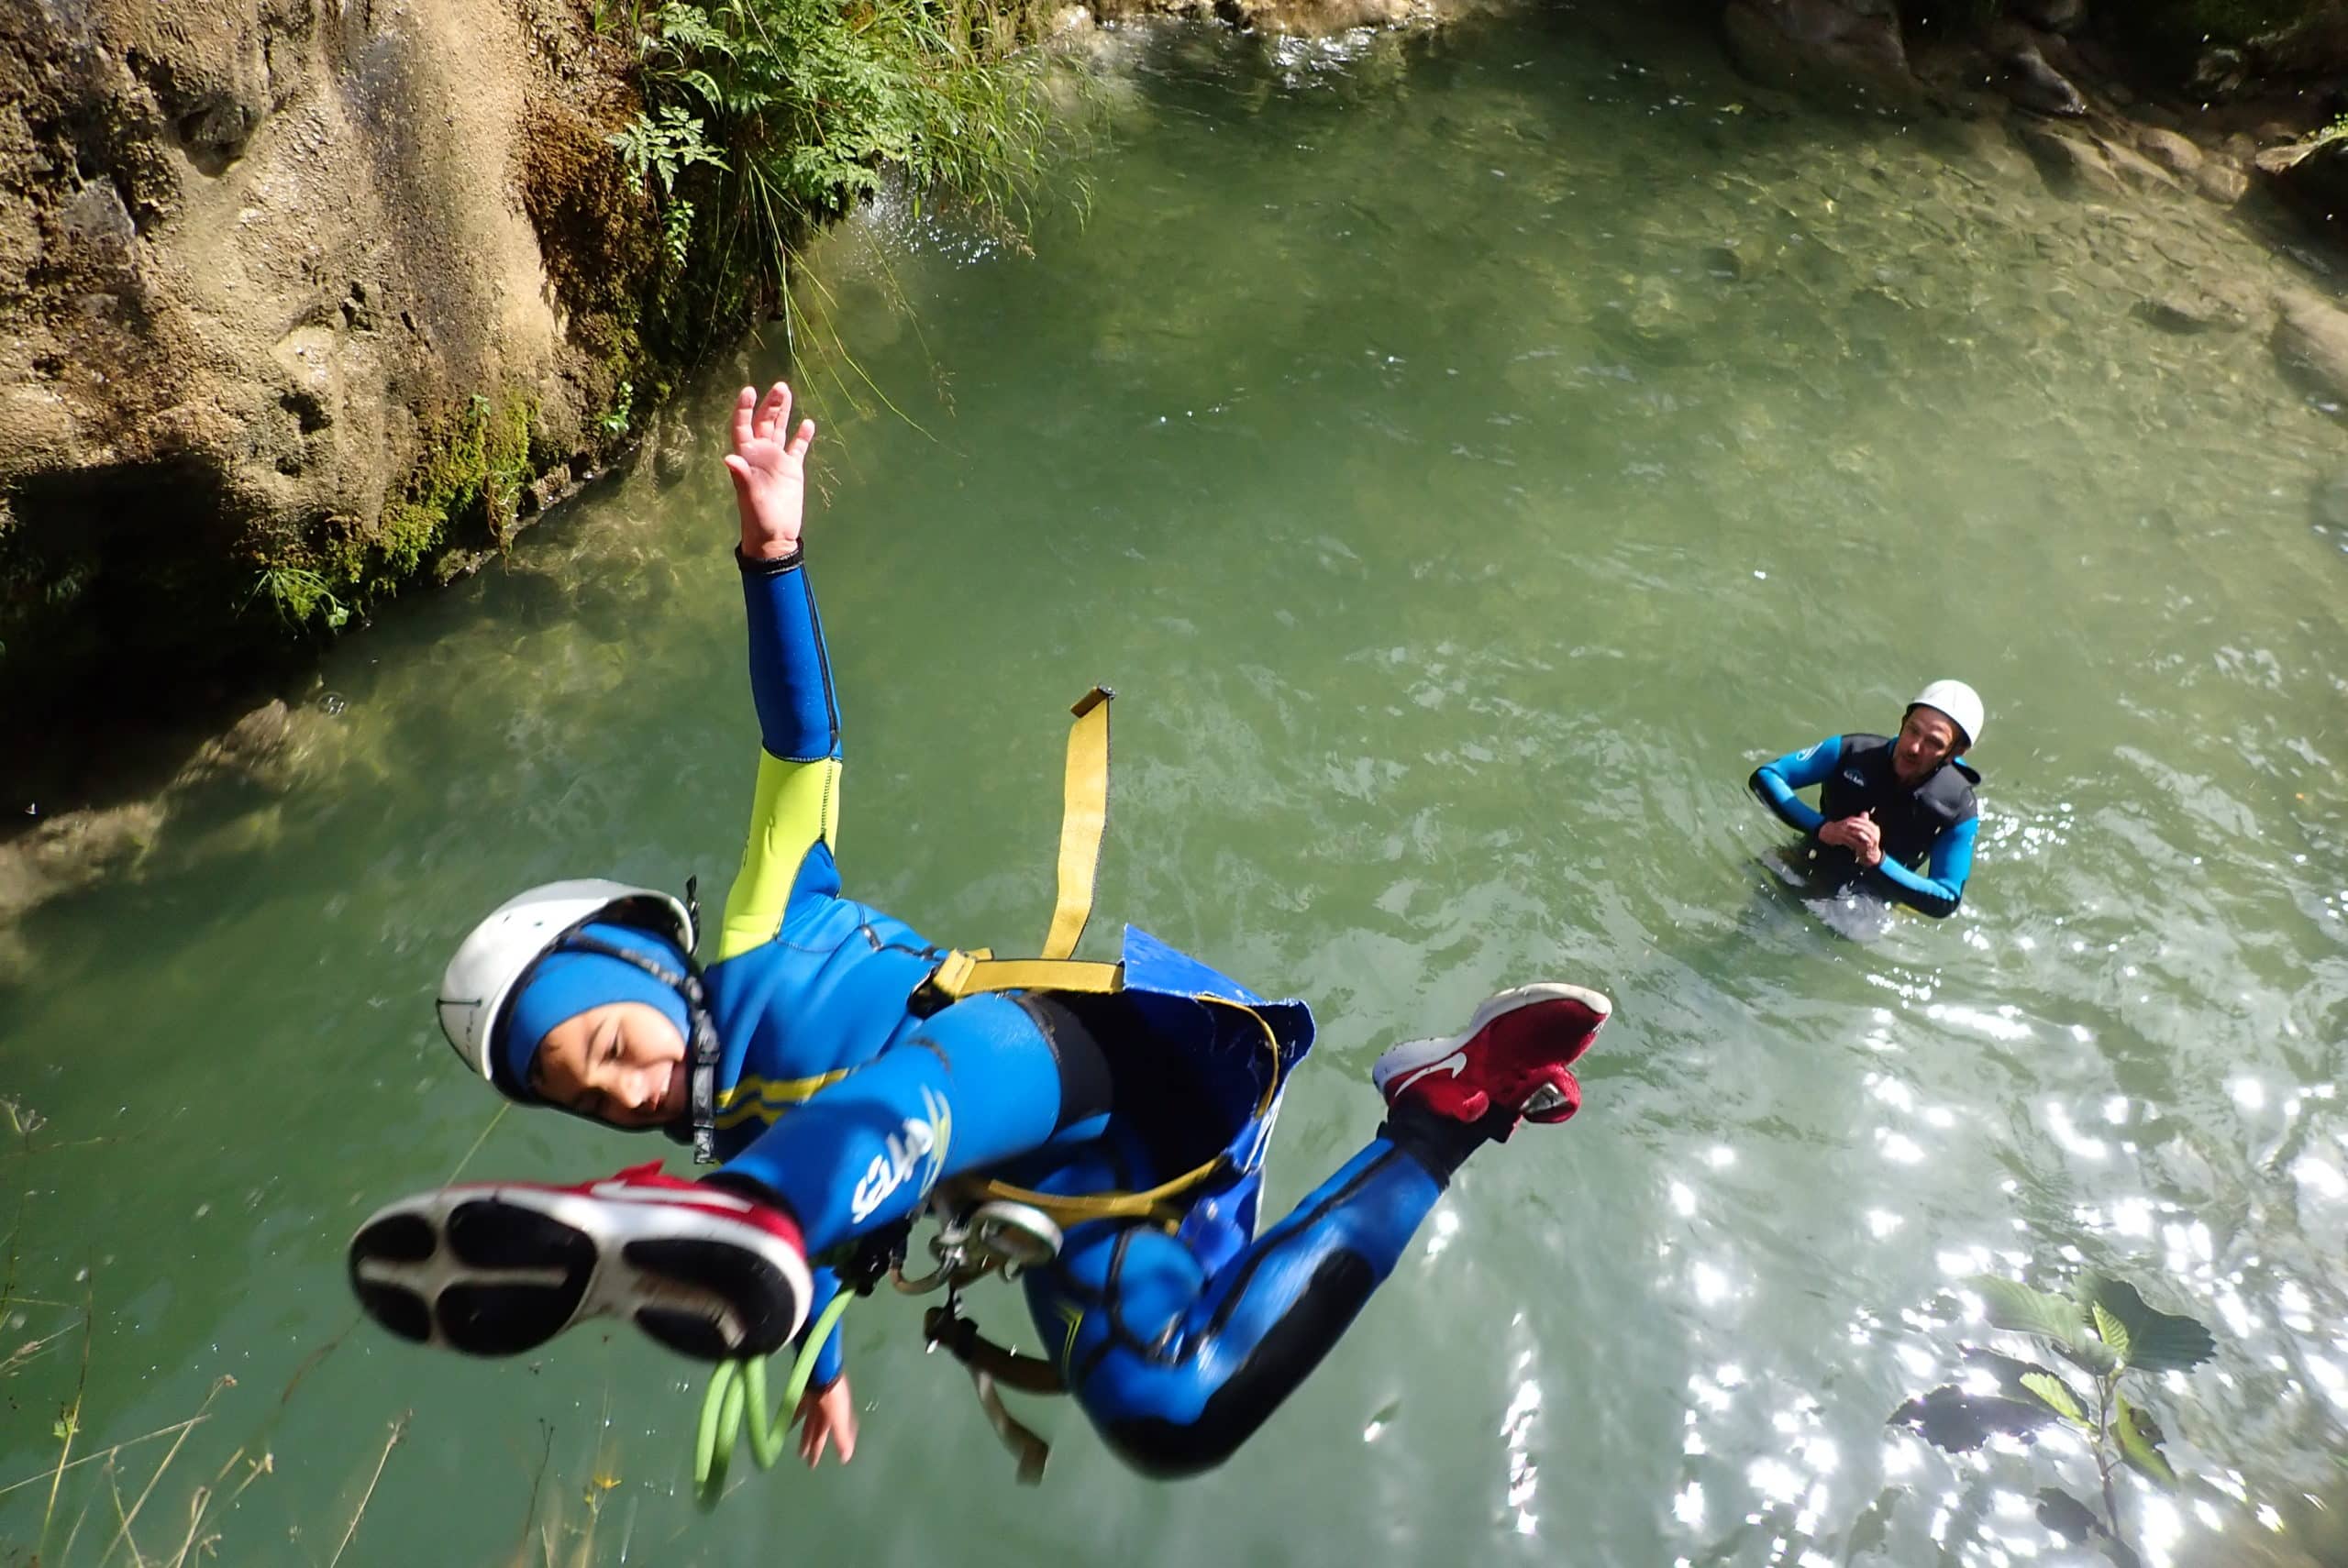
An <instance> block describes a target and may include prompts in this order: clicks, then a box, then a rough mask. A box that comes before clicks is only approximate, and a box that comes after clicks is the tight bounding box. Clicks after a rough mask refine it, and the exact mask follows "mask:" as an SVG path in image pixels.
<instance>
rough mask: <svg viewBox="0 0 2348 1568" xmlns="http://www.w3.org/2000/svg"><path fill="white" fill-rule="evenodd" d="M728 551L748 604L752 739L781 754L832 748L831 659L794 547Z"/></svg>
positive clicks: (835, 745)
mask: <svg viewBox="0 0 2348 1568" xmlns="http://www.w3.org/2000/svg"><path fill="white" fill-rule="evenodd" d="M735 559H736V560H737V561H738V562H739V563H740V565H741V568H742V597H743V599H744V601H745V602H747V605H748V610H749V622H750V697H751V699H752V701H755V702H756V703H757V704H758V709H759V743H760V744H761V745H764V746H765V747H766V751H767V755H768V756H771V757H774V758H776V759H777V760H778V761H781V762H817V761H821V760H822V759H824V758H825V757H836V756H839V754H840V712H839V703H838V701H836V699H835V698H834V696H833V693H832V661H831V657H830V656H829V655H828V654H826V653H825V649H824V623H823V621H822V619H821V617H819V616H818V615H817V614H816V613H815V595H814V590H812V589H811V588H809V587H808V585H807V572H806V569H805V568H804V566H803V565H802V564H801V563H802V557H801V555H800V552H799V551H797V550H793V551H792V552H791V554H789V555H787V556H785V557H783V558H781V560H775V561H764V560H751V559H749V558H748V557H745V556H743V555H741V554H740V553H739V552H738V551H737V553H736V556H735Z"/></svg>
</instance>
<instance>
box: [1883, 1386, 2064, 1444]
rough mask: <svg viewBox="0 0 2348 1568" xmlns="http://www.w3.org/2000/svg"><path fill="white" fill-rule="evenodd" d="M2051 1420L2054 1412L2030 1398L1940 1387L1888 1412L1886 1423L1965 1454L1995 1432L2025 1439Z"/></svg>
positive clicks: (1995, 1433)
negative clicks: (1910, 1430) (1904, 1428)
mask: <svg viewBox="0 0 2348 1568" xmlns="http://www.w3.org/2000/svg"><path fill="white" fill-rule="evenodd" d="M2053 1420H2054V1412H2053V1411H2051V1410H2049V1409H2047V1408H2046V1407H2045V1406H2043V1405H2042V1404H2040V1403H2039V1402H2038V1401H2036V1400H2034V1399H2008V1398H2005V1397H2001V1396H1999V1395H1996V1394H1967V1393H1966V1392H1965V1391H1964V1390H1963V1389H1961V1388H1958V1387H1956V1386H1955V1385H1954V1384H1944V1385H1943V1386H1940V1387H1938V1388H1935V1389H1933V1391H1932V1392H1931V1393H1929V1394H1920V1395H1918V1396H1917V1397H1915V1398H1913V1399H1911V1400H1909V1401H1908V1402H1907V1403H1906V1404H1904V1405H1902V1406H1900V1407H1899V1408H1898V1409H1897V1410H1894V1411H1892V1412H1891V1419H1890V1420H1889V1422H1888V1423H1887V1424H1888V1425H1891V1426H1904V1427H1913V1428H1915V1429H1916V1430H1918V1431H1919V1432H1921V1433H1922V1434H1923V1437H1924V1441H1927V1442H1929V1443H1931V1444H1933V1446H1934V1447H1935V1448H1939V1449H1942V1450H1944V1451H1945V1452H1950V1453H1969V1452H1972V1451H1973V1450H1975V1449H1977V1448H1979V1447H1980V1446H1981V1445H1982V1444H1983V1443H1985V1442H1988V1441H1989V1440H1990V1439H1991V1438H1992V1437H1995V1436H1996V1435H1998V1434H1999V1432H2003V1433H2005V1434H2007V1435H2008V1436H2010V1437H2018V1438H2023V1439H2027V1438H2029V1437H2030V1436H2031V1435H2032V1434H2033V1433H2034V1432H2036V1431H2037V1430H2038V1429H2039V1428H2041V1427H2043V1426H2045V1425H2047V1424H2048V1423H2050V1422H2051V1421H2053Z"/></svg>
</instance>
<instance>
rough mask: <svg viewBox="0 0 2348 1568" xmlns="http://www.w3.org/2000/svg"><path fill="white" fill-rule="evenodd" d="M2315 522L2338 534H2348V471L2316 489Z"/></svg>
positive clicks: (2342, 472) (2324, 482)
mask: <svg viewBox="0 0 2348 1568" xmlns="http://www.w3.org/2000/svg"><path fill="white" fill-rule="evenodd" d="M2314 502H2315V520H2316V521H2317V522H2318V523H2319V524H2320V525H2323V526H2324V527H2326V528H2330V529H2331V530H2333V531H2334V532H2337V533H2343V534H2348V469H2341V470H2340V471H2339V472H2338V473H2336V474H2334V475H2332V476H2331V478H2330V479H2328V480H2324V481H2323V482H2321V483H2320V484H2319V485H2317V486H2316V487H2315V496H2314Z"/></svg>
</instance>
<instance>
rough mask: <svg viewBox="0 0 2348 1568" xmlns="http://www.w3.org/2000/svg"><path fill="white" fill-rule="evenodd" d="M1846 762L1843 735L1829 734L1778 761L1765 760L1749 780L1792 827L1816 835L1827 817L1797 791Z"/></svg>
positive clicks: (1763, 799) (1755, 789)
mask: <svg viewBox="0 0 2348 1568" xmlns="http://www.w3.org/2000/svg"><path fill="white" fill-rule="evenodd" d="M1842 761H1843V737H1842V736H1841V735H1828V736H1827V737H1826V738H1825V739H1824V740H1822V741H1820V742H1819V743H1818V744H1817V745H1812V746H1807V747H1805V748H1803V749H1802V750H1800V751H1789V752H1788V753H1786V755H1785V756H1781V757H1779V758H1778V760H1777V761H1775V762H1765V763H1763V764H1762V765H1761V766H1760V767H1756V768H1755V769H1754V770H1753V777H1752V778H1750V779H1749V780H1747V782H1748V783H1749V784H1750V785H1751V787H1752V790H1753V792H1754V793H1755V795H1758V796H1759V797H1761V800H1762V802H1763V803H1764V804H1765V805H1767V807H1768V808H1769V809H1770V810H1771V811H1773V812H1777V813H1778V817H1779V819H1780V820H1782V821H1783V822H1784V823H1785V824H1786V825H1787V826H1788V827H1789V828H1793V829H1796V830H1797V831H1799V832H1801V833H1811V834H1814V833H1816V832H1817V831H1818V830H1819V829H1820V828H1821V827H1822V826H1824V825H1825V823H1826V819H1825V818H1824V817H1822V816H1821V815H1819V813H1818V812H1816V811H1815V810H1813V809H1812V808H1811V806H1810V805H1809V804H1808V803H1807V802H1805V801H1803V800H1802V798H1801V797H1800V796H1799V795H1797V794H1795V793H1794V791H1795V790H1807V789H1809V788H1810V787H1811V785H1813V784H1823V783H1825V782H1826V780H1827V779H1828V778H1832V777H1833V773H1834V769H1835V768H1836V767H1840V766H1841V765H1842Z"/></svg>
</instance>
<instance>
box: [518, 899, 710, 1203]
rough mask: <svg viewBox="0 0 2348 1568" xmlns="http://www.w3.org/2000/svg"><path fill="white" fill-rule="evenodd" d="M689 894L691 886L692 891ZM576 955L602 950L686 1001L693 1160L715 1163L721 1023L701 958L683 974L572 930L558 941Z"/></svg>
mask: <svg viewBox="0 0 2348 1568" xmlns="http://www.w3.org/2000/svg"><path fill="white" fill-rule="evenodd" d="M687 891H688V896H689V897H690V896H691V889H688V890H687ZM556 945H557V946H559V947H562V948H568V949H570V951H572V952H575V953H600V954H602V955H604V957H606V958H616V959H618V960H619V961H620V962H621V963H623V964H631V965H634V966H636V967H637V968H638V969H641V970H643V971H644V972H645V973H646V974H648V975H649V976H651V977H653V978H654V979H656V980H658V981H659V982H660V983H661V984H662V985H664V986H667V987H668V988H670V989H671V990H673V991H675V992H676V993H677V994H678V995H679V996H681V997H682V998H683V999H684V1000H685V1018H686V1020H687V1021H689V1022H690V1023H691V1024H692V1035H691V1037H690V1038H689V1039H688V1041H687V1042H686V1045H687V1056H686V1060H687V1062H688V1064H689V1065H690V1068H691V1071H690V1073H689V1074H688V1076H687V1078H686V1089H687V1093H688V1097H689V1099H690V1100H691V1103H692V1124H693V1164H695V1165H715V1164H716V1163H717V1054H718V1043H717V1021H716V1020H714V1019H713V1018H711V1017H710V1015H709V997H708V993H707V992H705V991H704V990H703V988H702V983H701V962H700V960H698V959H697V958H695V957H694V956H693V955H692V954H690V953H688V954H686V955H685V972H684V973H683V974H681V975H680V974H678V973H677V972H676V971H675V970H673V969H670V967H668V966H666V965H664V964H655V963H654V962H653V961H652V960H651V959H649V958H647V957H645V956H644V955H642V954H640V953H631V952H629V951H628V950H627V949H626V948H625V947H615V946H613V945H612V944H610V943H608V942H605V941H603V940H602V939H601V938H599V937H593V936H589V935H587V934H586V933H583V932H573V933H571V934H570V935H569V936H566V937H564V938H563V939H562V941H561V942H559V943H558V944H556Z"/></svg>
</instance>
